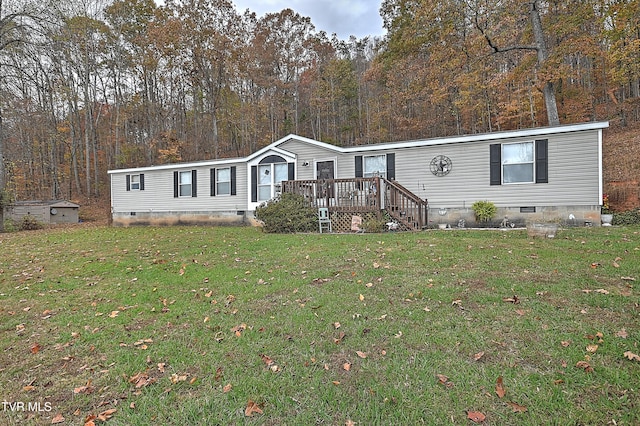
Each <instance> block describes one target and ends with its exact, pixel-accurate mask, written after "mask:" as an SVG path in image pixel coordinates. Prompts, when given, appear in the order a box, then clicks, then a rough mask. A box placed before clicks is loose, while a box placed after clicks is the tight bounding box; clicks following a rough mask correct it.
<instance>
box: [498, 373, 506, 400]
mask: <svg viewBox="0 0 640 426" xmlns="http://www.w3.org/2000/svg"><path fill="white" fill-rule="evenodd" d="M505 393H506V391H505V389H504V384H503V383H502V376H498V380H496V395H498V398H504V395H505Z"/></svg>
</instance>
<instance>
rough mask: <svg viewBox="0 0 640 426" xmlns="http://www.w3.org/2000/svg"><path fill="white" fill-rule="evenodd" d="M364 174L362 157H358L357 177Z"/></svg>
mask: <svg viewBox="0 0 640 426" xmlns="http://www.w3.org/2000/svg"><path fill="white" fill-rule="evenodd" d="M362 176H364V173H363V172H362V155H356V177H357V178H359V177H362Z"/></svg>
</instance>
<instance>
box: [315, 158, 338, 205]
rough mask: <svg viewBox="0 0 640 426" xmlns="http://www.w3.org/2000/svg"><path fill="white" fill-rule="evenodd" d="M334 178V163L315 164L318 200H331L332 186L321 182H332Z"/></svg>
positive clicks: (322, 162)
mask: <svg viewBox="0 0 640 426" xmlns="http://www.w3.org/2000/svg"><path fill="white" fill-rule="evenodd" d="M334 178H335V162H334V161H333V160H329V161H318V162H317V163H316V179H317V180H318V181H319V182H318V188H317V196H318V198H333V192H334V191H333V185H329V184H327V183H326V182H322V181H323V180H326V179H331V180H333V179H334Z"/></svg>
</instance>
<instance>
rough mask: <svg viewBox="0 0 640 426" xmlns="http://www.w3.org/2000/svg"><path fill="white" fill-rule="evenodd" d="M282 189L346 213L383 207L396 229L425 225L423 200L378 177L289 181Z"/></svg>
mask: <svg viewBox="0 0 640 426" xmlns="http://www.w3.org/2000/svg"><path fill="white" fill-rule="evenodd" d="M282 192H287V193H294V194H299V195H302V196H304V197H305V200H307V202H308V204H309V205H310V206H313V207H328V208H329V211H333V212H347V213H354V214H357V213H366V212H378V213H380V212H382V211H383V210H386V211H387V212H388V214H389V216H391V218H392V220H393V221H394V222H395V223H396V224H397V225H398V228H397V229H402V230H420V229H424V228H426V227H427V225H428V216H427V213H428V208H427V201H426V200H423V199H421V198H420V197H418V196H417V195H415V194H414V193H412V192H411V191H409V190H408V189H406V188H405V187H403V186H402V185H400V184H399V183H397V182H396V181H390V180H387V179H385V178H381V177H371V178H353V179H325V180H289V181H283V182H282Z"/></svg>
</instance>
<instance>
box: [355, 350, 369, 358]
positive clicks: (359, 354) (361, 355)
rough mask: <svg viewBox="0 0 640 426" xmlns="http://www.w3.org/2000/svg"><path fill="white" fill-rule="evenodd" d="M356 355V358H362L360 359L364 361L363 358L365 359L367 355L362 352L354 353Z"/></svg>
mask: <svg viewBox="0 0 640 426" xmlns="http://www.w3.org/2000/svg"><path fill="white" fill-rule="evenodd" d="M356 354H358V356H359V357H360V358H362V359H364V358H366V357H367V354H366V353H364V352H361V351H356Z"/></svg>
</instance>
